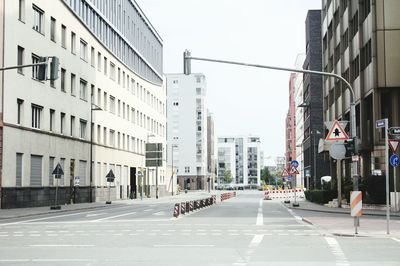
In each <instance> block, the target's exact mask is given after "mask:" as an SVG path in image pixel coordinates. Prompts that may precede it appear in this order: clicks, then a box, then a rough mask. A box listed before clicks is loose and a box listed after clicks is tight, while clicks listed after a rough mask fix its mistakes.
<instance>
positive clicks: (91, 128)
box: [89, 94, 103, 202]
mask: <svg viewBox="0 0 400 266" xmlns="http://www.w3.org/2000/svg"><path fill="white" fill-rule="evenodd" d="M92 96H93V94H92ZM90 102H91V104H90V156H89V157H90V159H89V169H90V170H89V172H90V173H89V178H90V182H89V202H93V194H92V185H93V166H92V160H93V127H92V122H93V111H102V110H103V109H101V108H100V107H99V106H97V105H95V104H93V102H92V98H91V100H90Z"/></svg>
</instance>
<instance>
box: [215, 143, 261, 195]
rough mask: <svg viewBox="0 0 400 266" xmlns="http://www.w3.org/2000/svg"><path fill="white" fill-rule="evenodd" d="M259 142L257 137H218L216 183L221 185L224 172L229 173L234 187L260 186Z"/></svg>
mask: <svg viewBox="0 0 400 266" xmlns="http://www.w3.org/2000/svg"><path fill="white" fill-rule="evenodd" d="M260 145H261V142H260V138H259V137H255V136H248V137H242V136H238V137H232V136H226V137H225V136H221V137H218V143H217V147H218V172H217V173H218V181H219V182H218V183H219V184H221V183H222V184H223V183H224V182H223V181H222V182H221V180H224V173H225V171H230V173H231V176H232V182H230V184H234V185H236V186H240V187H244V188H250V187H252V188H255V187H257V186H260V177H261V165H262V163H261V148H260Z"/></svg>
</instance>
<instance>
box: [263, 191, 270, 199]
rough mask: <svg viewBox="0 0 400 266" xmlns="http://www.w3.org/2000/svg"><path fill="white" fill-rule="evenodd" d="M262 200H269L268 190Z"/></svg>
mask: <svg viewBox="0 0 400 266" xmlns="http://www.w3.org/2000/svg"><path fill="white" fill-rule="evenodd" d="M264 200H271V198H270V196H269V190H266V191H264Z"/></svg>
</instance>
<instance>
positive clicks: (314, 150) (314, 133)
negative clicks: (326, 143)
mask: <svg viewBox="0 0 400 266" xmlns="http://www.w3.org/2000/svg"><path fill="white" fill-rule="evenodd" d="M320 134H321V132H320V131H319V130H317V129H314V130H311V135H312V137H313V153H314V158H313V159H314V171H313V176H314V184H313V188H314V189H315V185H316V184H317V153H316V149H315V137H316V136H317V135H320Z"/></svg>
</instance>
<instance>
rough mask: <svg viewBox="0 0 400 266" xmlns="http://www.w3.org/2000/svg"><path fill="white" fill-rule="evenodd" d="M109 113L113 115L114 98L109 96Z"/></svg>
mask: <svg viewBox="0 0 400 266" xmlns="http://www.w3.org/2000/svg"><path fill="white" fill-rule="evenodd" d="M110 113H112V114H115V98H114V96H111V95H110Z"/></svg>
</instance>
